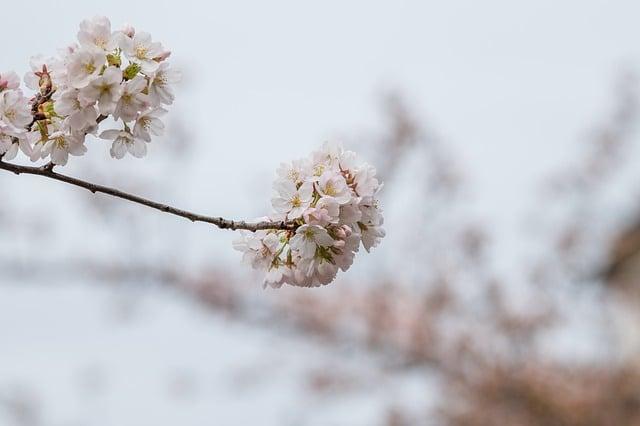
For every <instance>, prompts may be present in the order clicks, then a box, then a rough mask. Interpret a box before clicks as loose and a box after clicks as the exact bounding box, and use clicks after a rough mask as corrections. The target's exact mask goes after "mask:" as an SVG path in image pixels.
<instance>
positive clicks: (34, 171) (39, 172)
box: [0, 156, 298, 232]
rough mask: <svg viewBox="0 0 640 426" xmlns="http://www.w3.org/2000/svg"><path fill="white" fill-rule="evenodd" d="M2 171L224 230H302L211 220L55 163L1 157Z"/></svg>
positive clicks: (291, 225) (281, 225)
mask: <svg viewBox="0 0 640 426" xmlns="http://www.w3.org/2000/svg"><path fill="white" fill-rule="evenodd" d="M0 169H1V170H6V171H8V172H12V173H15V174H16V175H20V174H27V175H36V176H43V177H46V178H49V179H54V180H57V181H60V182H64V183H68V184H70V185H74V186H78V187H80V188H84V189H87V190H89V191H91V192H92V193H94V194H95V193H102V194H106V195H110V196H112V197H116V198H121V199H123V200H127V201H131V202H132V203H136V204H142V205H143V206H147V207H151V208H152V209H156V210H160V211H161V212H165V213H169V214H172V215H175V216H180V217H184V218H186V219H189V220H190V221H191V222H205V223H210V224H212V225H215V226H217V227H218V228H220V229H231V230H234V231H235V230H241V229H242V230H247V231H252V232H255V231H259V230H266V229H278V230H289V231H293V230H295V229H296V228H297V227H298V224H297V223H295V222H286V221H280V222H267V221H264V222H256V223H248V222H245V221H243V220H240V221H234V220H229V219H224V218H222V217H210V216H203V215H199V214H196V213H191V212H189V211H186V210H182V209H178V208H175V207H172V206H169V205H166V204H161V203H158V202H155V201H151V200H147V199H145V198H142V197H138V196H137V195H132V194H128V193H126V192H123V191H120V190H117V189H114V188H110V187H108V186H103V185H97V184H94V183H90V182H87V181H84V180H81V179H77V178H74V177H70V176H66V175H62V174H60V173H56V172H54V171H53V164H51V163H49V164H47V165H44V166H41V167H30V166H20V165H17V164H11V163H6V162H4V161H2V156H0Z"/></svg>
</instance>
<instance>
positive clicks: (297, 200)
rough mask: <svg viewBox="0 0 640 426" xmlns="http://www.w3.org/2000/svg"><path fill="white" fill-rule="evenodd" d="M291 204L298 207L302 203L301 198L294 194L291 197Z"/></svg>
mask: <svg viewBox="0 0 640 426" xmlns="http://www.w3.org/2000/svg"><path fill="white" fill-rule="evenodd" d="M291 205H292V206H293V207H300V206H301V205H302V200H301V199H300V196H298V195H294V196H293V198H292V199H291Z"/></svg>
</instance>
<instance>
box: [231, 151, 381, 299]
mask: <svg viewBox="0 0 640 426" xmlns="http://www.w3.org/2000/svg"><path fill="white" fill-rule="evenodd" d="M375 174H376V172H375V169H374V168H373V167H371V166H370V165H368V164H366V163H364V162H362V161H360V160H359V159H358V156H357V155H356V154H355V153H353V152H351V151H345V150H344V149H343V148H342V147H341V146H340V145H339V144H331V143H326V144H324V145H323V147H322V149H320V150H319V151H316V152H314V153H313V154H312V155H311V156H309V157H308V158H305V159H301V160H298V161H294V162H291V163H283V164H281V165H280V167H279V168H278V171H277V178H276V181H275V182H274V189H275V190H276V193H277V195H276V196H275V197H274V198H273V199H272V205H273V208H274V210H275V213H274V214H272V215H271V216H270V217H271V220H274V221H275V220H278V221H280V220H289V221H291V220H293V221H294V223H295V225H297V228H296V230H295V232H291V231H288V230H276V231H271V232H270V235H274V237H273V240H274V241H275V240H276V236H277V241H278V245H277V247H278V248H277V252H276V253H275V254H273V255H269V259H270V261H269V262H268V266H266V265H267V263H260V265H258V267H256V269H258V270H261V271H262V272H264V274H265V285H267V286H270V287H274V288H278V287H280V286H282V285H283V284H289V285H293V286H298V287H316V286H321V285H326V284H328V283H330V282H332V281H333V280H334V279H335V277H336V275H337V273H338V271H339V270H342V271H347V270H348V269H349V268H350V267H351V265H352V264H353V262H354V260H355V257H356V254H357V253H358V252H359V250H360V246H362V247H364V248H365V250H366V251H370V250H371V249H372V248H373V247H375V246H377V245H378V244H379V243H380V240H381V239H382V238H383V237H384V235H385V231H384V229H383V228H382V225H383V222H384V219H383V217H382V211H381V210H380V208H379V207H378V201H377V200H376V198H375V195H376V194H377V193H378V191H379V190H380V187H381V185H380V184H379V182H378V180H377V178H376V177H375ZM358 190H360V191H361V192H362V194H359V192H358ZM363 194H364V195H365V196H363ZM251 238H254V239H255V238H257V240H258V241H259V240H260V239H261V238H262V237H258V236H253V237H251ZM254 244H255V246H254V247H253V249H252V248H251V247H249V244H247V243H245V244H243V245H236V248H237V249H239V250H240V251H242V252H243V253H245V254H246V253H248V254H246V256H248V257H250V258H252V259H253V258H254V257H253V256H255V250H257V249H259V248H261V247H262V246H261V245H259V244H258V243H257V242H255V243H254ZM251 250H254V252H252V251H251ZM254 267H255V266H254Z"/></svg>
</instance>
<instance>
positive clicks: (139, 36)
mask: <svg viewBox="0 0 640 426" xmlns="http://www.w3.org/2000/svg"><path fill="white" fill-rule="evenodd" d="M120 41H121V47H122V50H123V51H124V54H125V55H126V56H127V59H129V60H130V61H131V62H134V63H136V64H138V65H140V67H141V69H142V72H143V73H145V74H149V73H153V72H155V71H156V70H157V69H158V67H159V66H160V64H159V63H158V61H156V58H159V57H160V55H162V54H163V53H164V49H163V48H162V45H161V44H160V43H158V42H153V41H152V39H151V34H149V33H146V32H143V31H141V32H138V33H135V35H134V36H133V38H129V37H125V38H122V39H121V40H120Z"/></svg>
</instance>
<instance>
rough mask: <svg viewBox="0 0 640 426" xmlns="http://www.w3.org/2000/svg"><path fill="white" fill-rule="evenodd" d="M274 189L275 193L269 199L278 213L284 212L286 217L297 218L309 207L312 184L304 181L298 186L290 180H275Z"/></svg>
mask: <svg viewBox="0 0 640 426" xmlns="http://www.w3.org/2000/svg"><path fill="white" fill-rule="evenodd" d="M274 189H275V190H276V191H277V195H276V196H275V197H274V198H273V199H272V200H271V203H272V204H273V208H274V209H275V210H276V212H278V213H286V215H287V218H289V219H297V218H299V217H300V216H302V214H303V213H304V211H305V210H306V209H307V208H309V206H310V205H311V201H312V199H313V184H311V183H310V182H305V183H303V184H302V185H300V187H299V188H298V187H296V184H295V183H293V182H291V181H277V182H276V184H275V186H274Z"/></svg>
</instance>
